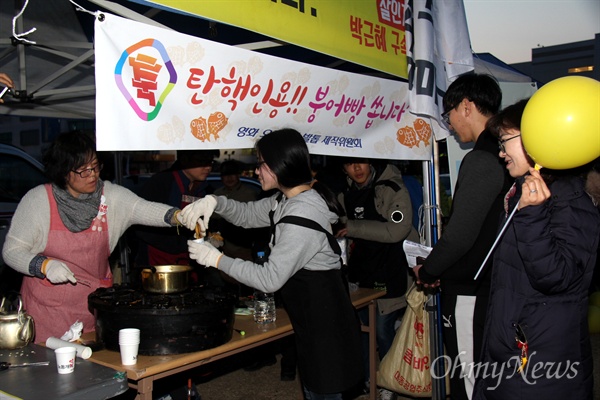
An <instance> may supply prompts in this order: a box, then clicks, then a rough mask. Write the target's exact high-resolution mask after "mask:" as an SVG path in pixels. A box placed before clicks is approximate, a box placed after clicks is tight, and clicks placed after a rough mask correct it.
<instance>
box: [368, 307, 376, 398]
mask: <svg viewBox="0 0 600 400" xmlns="http://www.w3.org/2000/svg"><path fill="white" fill-rule="evenodd" d="M376 306H377V304H376V303H375V301H374V300H372V301H371V302H370V303H369V372H370V374H369V376H370V377H371V382H370V384H369V400H376V399H377V358H376V357H377V322H376V321H375V318H376V314H375V313H376V312H377V308H376Z"/></svg>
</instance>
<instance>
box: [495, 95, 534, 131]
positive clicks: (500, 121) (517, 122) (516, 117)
mask: <svg viewBox="0 0 600 400" xmlns="http://www.w3.org/2000/svg"><path fill="white" fill-rule="evenodd" d="M528 101H529V99H523V100H519V101H517V102H516V103H515V104H512V105H510V106H508V107H506V108H504V109H503V110H502V111H500V112H499V113H498V114H496V115H494V116H492V117H491V118H490V119H488V121H487V123H486V126H485V127H486V129H487V130H488V131H490V132H491V134H492V135H494V136H496V137H500V131H506V130H508V129H516V130H518V131H520V130H521V118H522V117H523V111H525V106H526V105H527V102H528Z"/></svg>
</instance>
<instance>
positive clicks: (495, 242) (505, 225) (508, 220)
mask: <svg viewBox="0 0 600 400" xmlns="http://www.w3.org/2000/svg"><path fill="white" fill-rule="evenodd" d="M536 165H537V164H536ZM519 202H520V201H519ZM518 208H519V203H517V205H516V206H515V208H513V210H512V211H511V213H510V215H509V216H508V218H507V219H506V222H505V223H504V226H503V227H502V230H501V231H500V233H498V236H497V237H496V240H495V241H494V244H492V247H491V248H490V251H489V252H488V253H487V256H485V260H483V262H482V263H481V267H479V270H478V271H477V273H476V274H475V278H473V280H477V277H478V276H479V274H480V273H481V270H482V269H483V267H484V265H485V263H486V262H487V260H488V258H490V255H492V253H493V251H494V249H495V248H496V245H497V244H498V241H499V240H500V238H501V237H502V234H503V233H504V231H505V230H506V227H507V226H508V224H509V223H510V221H511V220H512V217H513V215H515V212H516V211H517V209H518Z"/></svg>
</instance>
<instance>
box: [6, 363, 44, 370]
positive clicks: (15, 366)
mask: <svg viewBox="0 0 600 400" xmlns="http://www.w3.org/2000/svg"><path fill="white" fill-rule="evenodd" d="M48 364H50V361H40V362H33V363H22V364H11V363H9V362H6V361H1V362H0V371H4V370H5V369H9V368H21V367H40V366H43V365H48Z"/></svg>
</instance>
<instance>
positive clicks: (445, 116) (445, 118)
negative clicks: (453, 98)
mask: <svg viewBox="0 0 600 400" xmlns="http://www.w3.org/2000/svg"><path fill="white" fill-rule="evenodd" d="M452 110H454V108H451V109H449V110H448V111H446V112H445V113H443V114H442V121H444V123H445V124H446V125H450V111H452Z"/></svg>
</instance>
